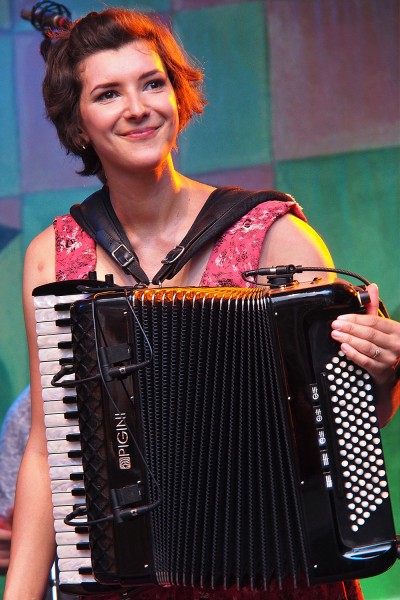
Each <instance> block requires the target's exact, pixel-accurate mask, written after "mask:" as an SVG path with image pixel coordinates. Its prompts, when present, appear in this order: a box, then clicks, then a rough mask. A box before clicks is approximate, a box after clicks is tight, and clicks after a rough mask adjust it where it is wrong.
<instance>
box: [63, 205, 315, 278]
mask: <svg viewBox="0 0 400 600" xmlns="http://www.w3.org/2000/svg"><path fill="white" fill-rule="evenodd" d="M288 212H291V213H293V214H294V215H296V216H297V217H299V218H300V219H302V220H304V221H305V220H306V219H305V217H304V215H303V213H302V211H301V209H300V207H299V205H298V204H297V203H296V202H295V201H294V200H293V201H288V202H280V201H270V202H263V203H262V204H259V205H257V206H255V207H254V208H253V209H251V210H250V211H249V212H248V213H247V214H246V215H244V216H243V217H242V218H241V219H240V220H239V221H237V222H236V223H235V224H234V225H233V226H232V227H230V228H229V229H228V230H227V231H226V232H225V233H223V234H222V235H221V236H220V238H219V239H218V240H217V242H216V244H215V246H214V248H213V250H212V252H211V256H210V258H209V260H208V264H207V266H206V269H205V271H204V273H203V276H202V278H201V281H200V286H201V287H203V286H210V287H214V286H217V287H220V286H231V285H232V286H238V287H248V286H249V285H250V284H249V283H246V282H245V281H243V279H242V277H241V273H242V271H248V270H251V269H256V268H257V267H258V262H259V258H260V253H261V248H262V245H263V241H264V238H265V235H266V233H267V231H268V230H269V228H270V227H271V225H272V224H273V223H274V222H275V221H276V220H277V219H278V218H279V217H281V216H282V215H284V214H286V213H288ZM53 226H54V230H55V236H56V280H57V281H65V280H67V279H86V278H87V277H88V273H89V272H90V271H94V270H95V269H96V243H95V241H94V240H93V239H92V238H91V237H90V236H89V234H88V233H86V232H85V231H84V230H83V229H81V227H80V226H79V225H78V224H77V223H76V221H75V220H74V219H73V218H72V217H71V215H64V216H62V217H57V218H56V219H55V220H54V223H53ZM160 266H161V265H160Z"/></svg>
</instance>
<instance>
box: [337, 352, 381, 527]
mask: <svg viewBox="0 0 400 600" xmlns="http://www.w3.org/2000/svg"><path fill="white" fill-rule="evenodd" d="M326 369H327V373H328V375H327V377H328V382H329V389H330V396H331V402H332V410H333V413H334V423H335V429H336V434H337V439H338V445H339V448H340V450H339V454H340V463H341V468H342V476H343V482H344V488H345V494H346V499H347V506H348V509H349V518H350V521H351V522H352V525H351V528H352V530H353V531H358V529H359V528H360V527H362V526H363V525H364V523H365V522H366V520H367V519H368V518H369V517H370V516H371V514H372V513H373V512H374V511H375V510H376V509H377V507H378V506H379V505H380V504H382V502H383V500H384V499H385V498H387V497H388V496H389V493H388V489H387V488H388V483H387V479H386V471H385V468H384V462H383V454H382V446H381V440H380V435H379V428H378V422H377V418H376V415H375V407H374V403H373V400H374V397H373V395H372V385H371V377H370V375H369V374H368V373H366V372H365V371H364V370H362V369H360V368H359V367H357V366H356V365H354V364H353V363H352V362H350V361H349V360H348V359H347V358H346V356H345V355H344V354H343V352H342V351H339V352H338V355H337V356H334V357H333V358H332V359H331V362H329V363H328V364H327V365H326Z"/></svg>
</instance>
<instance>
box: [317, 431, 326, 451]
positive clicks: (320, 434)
mask: <svg viewBox="0 0 400 600" xmlns="http://www.w3.org/2000/svg"><path fill="white" fill-rule="evenodd" d="M317 436H318V445H319V446H320V447H322V446H325V445H326V437H325V429H323V428H320V429H317Z"/></svg>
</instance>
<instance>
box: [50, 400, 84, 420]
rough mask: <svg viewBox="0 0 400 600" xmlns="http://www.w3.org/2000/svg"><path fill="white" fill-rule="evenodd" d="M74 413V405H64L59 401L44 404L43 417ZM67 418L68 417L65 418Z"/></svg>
mask: <svg viewBox="0 0 400 600" xmlns="http://www.w3.org/2000/svg"><path fill="white" fill-rule="evenodd" d="M74 411H76V404H66V403H65V402H62V401H61V400H54V402H53V401H48V402H45V403H44V414H45V415H51V414H53V415H56V414H57V413H62V414H67V413H71V412H74ZM67 418H68V417H67Z"/></svg>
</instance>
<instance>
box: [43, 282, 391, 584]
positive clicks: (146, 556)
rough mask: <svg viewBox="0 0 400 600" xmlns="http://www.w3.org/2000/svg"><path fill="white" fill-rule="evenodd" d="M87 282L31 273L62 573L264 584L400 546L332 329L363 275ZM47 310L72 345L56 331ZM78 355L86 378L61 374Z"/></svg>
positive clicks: (70, 579) (373, 438)
mask: <svg viewBox="0 0 400 600" xmlns="http://www.w3.org/2000/svg"><path fill="white" fill-rule="evenodd" d="M82 283H85V282H79V284H80V285H82ZM76 285H77V282H65V284H62V283H60V284H52V285H49V286H42V288H38V289H37V290H35V291H34V295H35V302H36V305H37V314H38V317H37V320H38V336H39V337H38V339H39V347H40V352H41V353H42V359H41V360H42V363H41V364H42V365H43V368H42V369H43V370H42V372H43V388H44V391H43V397H44V400H45V402H44V404H45V412H46V422H47V427H48V429H47V431H48V439H49V453H50V456H49V461H50V471H51V479H52V486H53V503H54V513H55V523H56V532H57V544H58V563H59V569H60V584H61V589H64V590H65V591H71V592H74V591H83V590H86V592H85V593H88V592H90V591H92V590H93V591H99V590H103V589H104V590H106V589H113V588H114V587H115V586H117V587H118V586H122V587H124V586H132V587H133V586H136V585H138V586H140V585H146V584H149V583H155V584H159V585H179V586H195V587H201V588H204V589H206V590H209V589H216V588H220V587H231V586H236V587H237V588H238V589H242V588H244V587H247V588H252V589H268V586H269V584H270V582H271V580H272V579H277V580H278V581H280V582H282V581H284V580H286V579H287V578H290V579H291V580H292V581H293V582H294V584H296V581H298V579H299V578H300V579H301V578H303V579H304V578H305V579H306V581H308V582H309V583H310V584H316V583H322V582H329V581H335V580H342V579H351V578H360V577H368V576H372V575H376V574H378V573H380V572H382V571H384V570H386V569H387V568H389V567H390V566H391V565H392V564H393V562H394V561H395V558H396V541H395V534H394V525H393V517H392V510H391V504H390V499H389V492H388V484H387V476H386V471H385V465H384V459H383V454H382V445H381V438H380V432H379V428H378V423H377V418H376V414H375V407H374V391H373V386H372V382H371V379H370V377H369V375H368V374H367V373H366V372H365V371H363V370H362V369H360V368H358V367H357V366H355V365H354V364H353V363H351V362H350V361H349V360H348V359H347V358H346V357H345V356H344V355H343V354H342V353H341V352H340V349H339V345H338V344H337V343H336V342H334V341H333V340H332V338H331V336H330V329H331V328H330V324H331V322H332V320H333V319H335V318H336V317H337V316H338V315H339V314H342V313H346V312H347V313H354V312H360V311H362V310H363V307H362V302H361V300H360V295H359V292H358V291H357V289H356V288H354V287H353V286H351V285H350V284H349V283H347V282H344V281H340V280H338V281H337V282H335V283H333V284H329V285H328V284H321V283H318V282H314V283H311V284H307V285H305V284H297V285H290V286H287V287H285V288H279V289H277V290H274V291H271V290H270V289H269V288H262V287H255V288H252V289H245V288H165V289H138V290H121V291H120V292H119V291H115V290H111V291H104V292H101V291H100V292H98V293H91V294H87V296H88V297H85V294H83V295H81V296H80V297H79V296H76V295H75V294H77V293H78V292H77V291H76ZM51 302H52V303H53V308H50V307H49V304H50V303H51ZM70 302H73V304H72V306H71V309H69V303H70ZM41 311H43V314H42V313H41ZM49 312H52V313H54V317H51V318H54V321H58V322H59V326H60V328H61V329H63V330H64V329H65V335H66V336H67V335H68V331H70V330H72V352H71V350H69V349H68V342H67V339H66V338H65V339H64V338H63V340H62V342H61V349H60V342H59V341H57V339H56V338H58V334H55V335H54V339H53V340H52V341H51V340H50V341H47V338H51V335H53V334H51V335H47V334H45V333H43V332H45V331H46V323H47V324H48V323H49V321H50V320H51V318H50V317H49ZM45 313H46V314H45ZM64 313H65V314H64ZM69 313H70V314H69ZM64 318H65V319H69V318H70V319H71V325H69V324H68V323H67V322H64V321H63V319H64ZM41 323H42V324H43V332H42V331H41V329H40V325H41ZM69 335H70V334H69ZM41 336H43V341H42V342H41V341H40V338H41ZM44 338H46V340H45V339H44ZM52 346H53V347H57V352H58V354H57V352H56V351H55V350H54V351H52V352H50V350H47V347H49V348H50V347H52ZM60 353H61V354H60ZM71 356H72V362H73V375H67V376H66V378H65V379H66V380H67V385H68V386H70V385H72V383H73V382H71V381H70V380H71V379H72V380H73V379H75V380H76V381H75V383H76V389H74V388H72V387H66V388H65V389H63V388H62V387H61V388H60V387H53V386H52V384H51V383H50V380H51V379H52V376H53V375H54V374H55V373H56V372H57V371H59V369H60V364H61V365H62V366H63V368H64V371H66V372H67V373H68V365H69V363H71ZM64 371H63V372H64ZM62 413H64V414H62ZM58 415H60V416H58ZM61 415H62V416H61ZM62 421H64V425H65V426H66V429H67V430H68V431H67V433H66V434H63V433H62V432H61V429H62V427H61V426H60V423H61V422H62ZM62 437H64V438H66V439H67V441H68V443H69V444H72V446H71V448H69V447H68V448H67V449H66V450H65V447H64V446H63V445H62V444H61V441H60V442H59V443H58V442H57V440H58V439H61V438H62ZM58 444H59V445H58ZM65 455H66V458H65ZM68 461H72V462H71V464H69V463H68ZM79 465H80V466H79ZM82 478H83V481H81V480H82ZM68 495H69V496H70V499H69V500H68V498H67V496H68ZM82 506H84V507H86V509H87V515H86V517H85V518H84V519H83V523H82V524H79V522H80V521H79V518H78V517H76V515H77V514H79V508H80V507H82ZM77 508H78V511H76V512H75V513H74V515H75V518H74V517H73V518H72V523H74V526H72V525H68V524H65V522H64V519H65V517H66V516H67V514H68V513H70V512H73V511H74V509H77ZM67 520H68V519H67ZM76 521H78V524H77V523H76ZM86 521H87V524H85V522H86ZM74 536H75V537H76V539H75V538H74ZM80 536H83V537H80ZM82 540H84V541H82Z"/></svg>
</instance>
